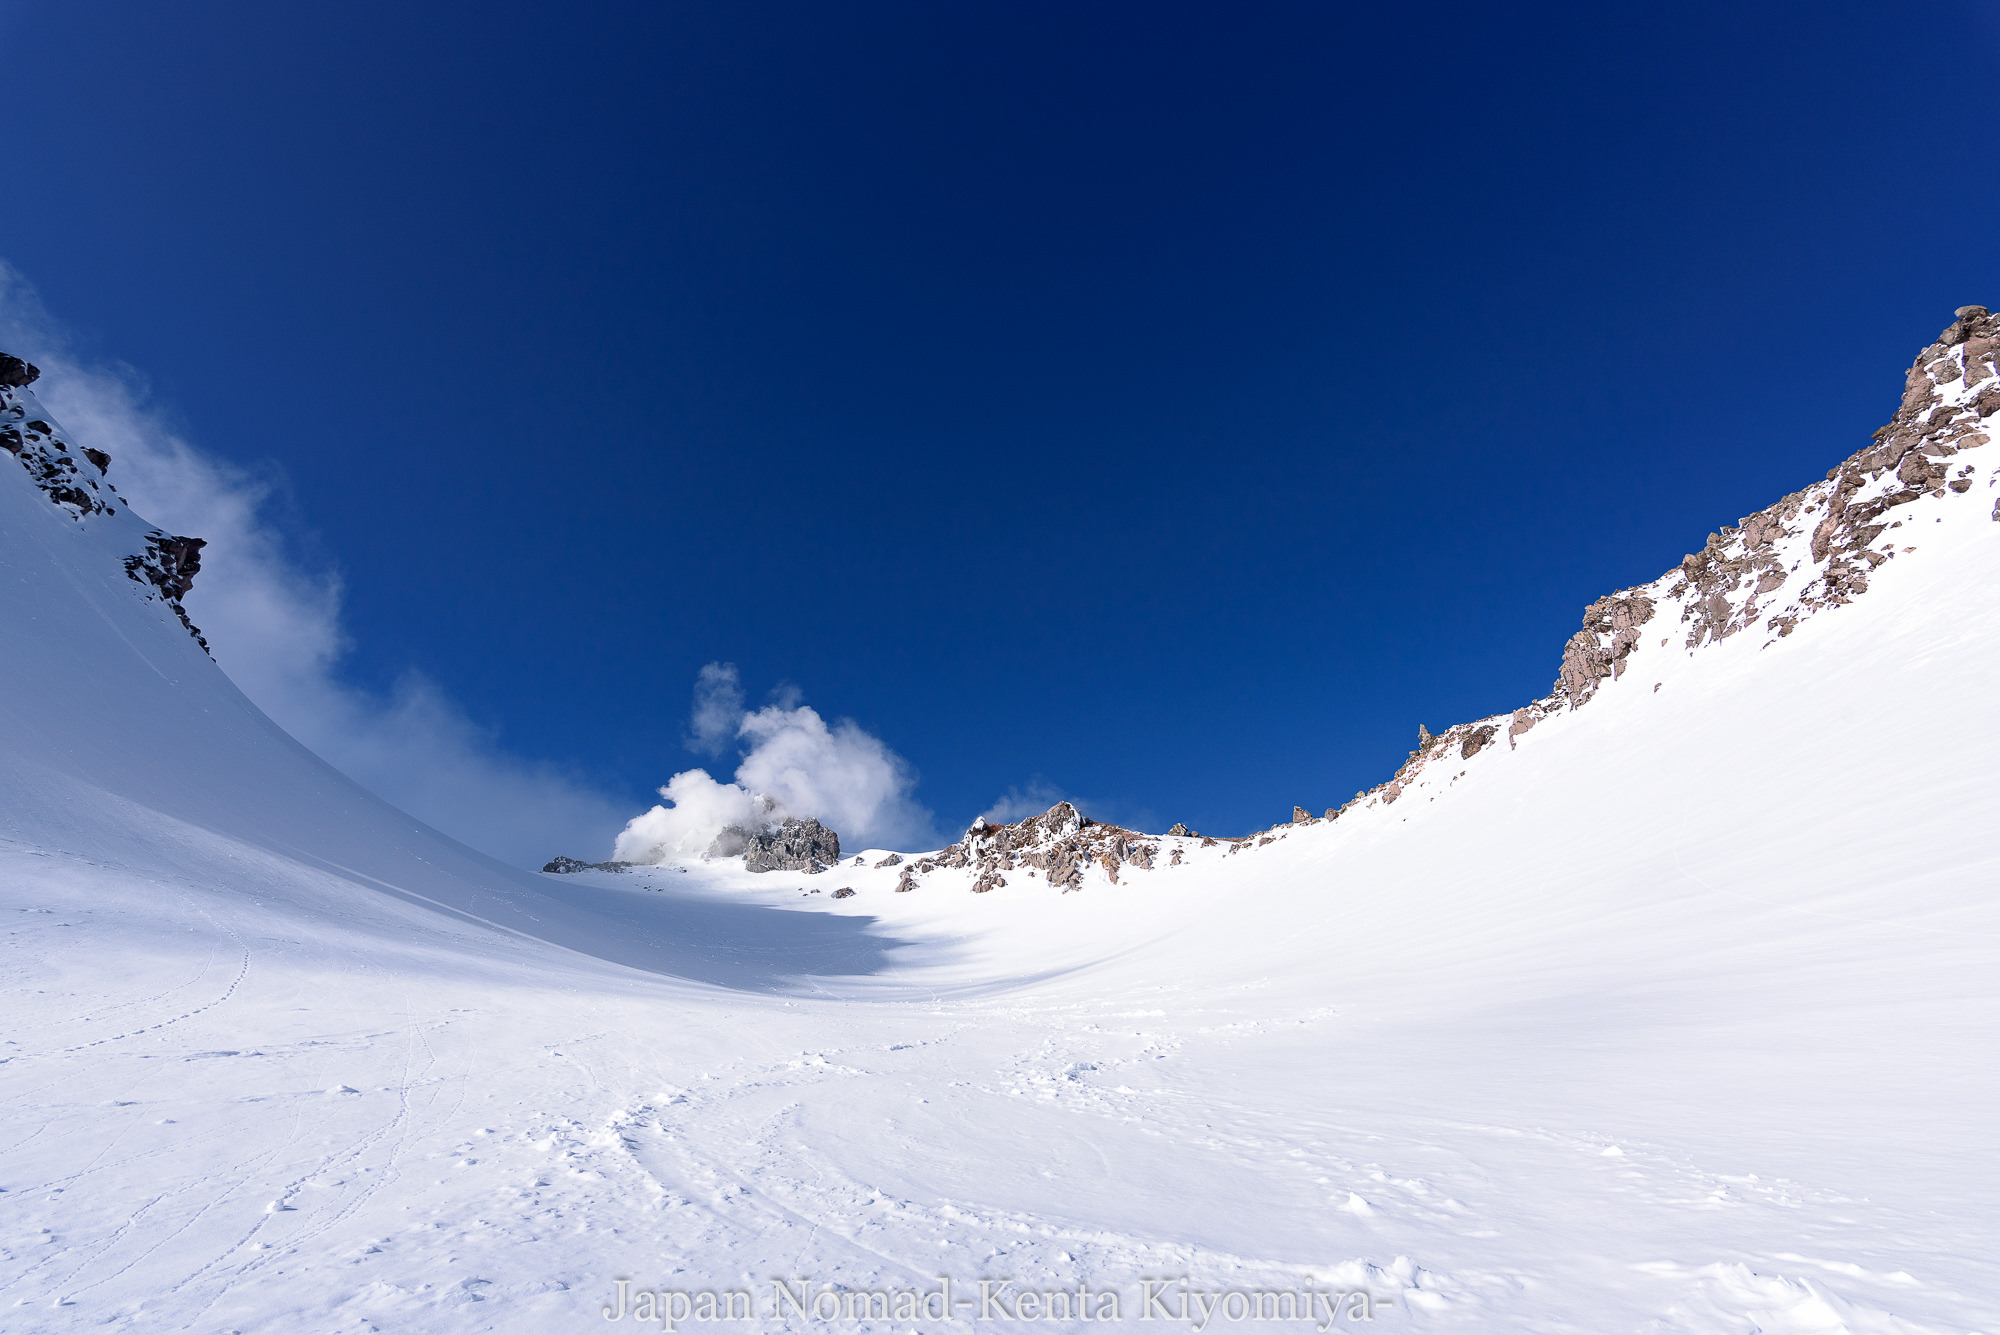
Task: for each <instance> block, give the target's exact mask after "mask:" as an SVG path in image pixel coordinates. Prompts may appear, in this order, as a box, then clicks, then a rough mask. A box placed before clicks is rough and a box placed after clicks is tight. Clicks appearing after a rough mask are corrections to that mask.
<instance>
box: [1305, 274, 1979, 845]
mask: <svg viewBox="0 0 2000 1335" xmlns="http://www.w3.org/2000/svg"><path fill="white" fill-rule="evenodd" d="M1955 315H1956V317H1957V318H1956V319H1955V320H1954V321H1953V322H1952V323H1951V324H1950V325H1949V326H1947V327H1946V329H1945V330H1944V332H1943V333H1942V334H1940V335H1939V336H1938V339H1937V341H1936V342H1934V343H1932V344H1931V345H1930V346H1929V347H1927V348H1925V349H1924V350H1923V351H1922V352H1921V353H1919V354H1917V359H1916V361H1914V362H1913V363H1911V365H1910V368H1909V370H1908V372H1906V373H1905V376H1904V392H1903V400H1902V403H1901V404H1900V405H1899V406H1898V407H1897V409H1896V414H1895V416H1894V417H1892V418H1891V419H1890V420H1889V421H1888V422H1887V423H1886V424H1884V425H1883V426H1882V427H1880V428H1879V429H1878V430H1877V431H1876V432H1875V433H1874V438H1873V441H1872V443H1871V444H1869V445H1868V446H1867V447H1866V448H1863V449H1860V450H1857V451H1855V452H1854V453H1853V454H1851V455H1849V456H1848V457H1847V458H1846V459H1845V460H1843V461H1842V462H1841V463H1839V464H1837V465H1835V466H1834V467H1833V468H1831V469H1828V470H1827V474H1826V477H1825V478H1824V479H1823V480H1821V481H1819V482H1815V483H1813V484H1812V485H1810V486H1808V487H1806V488H1804V489H1803V490H1800V491H1795V492H1793V493H1792V494H1791V495H1789V496H1786V497H1783V498H1782V499H1780V500H1778V501H1776V502H1775V503H1773V504H1772V505H1769V506H1767V507H1766V508H1764V509H1762V510H1759V511H1758V512H1757V513H1756V514H1753V515H1749V516H1747V517H1745V518H1743V519H1741V520H1739V521H1738V522H1737V523H1735V524H1734V525H1725V526H1724V527H1723V528H1722V529H1721V530H1720V531H1719V532H1715V533H1711V534H1709V535H1708V542H1707V543H1706V544H1705V545H1704V546H1703V547H1702V549H1701V550H1700V551H1698V552H1691V553H1689V554H1688V555H1687V556H1686V557H1685V558H1683V559H1682V561H1681V563H1680V565H1679V567H1678V568H1676V569H1674V570H1670V571H1668V572H1667V573H1666V574H1664V575H1661V576H1660V577H1659V578H1658V579H1656V580H1653V581H1652V582H1651V583H1649V584H1642V585H1639V586H1637V587H1635V588H1629V589H1619V590H1618V591H1616V592H1614V593H1610V594H1607V595H1606V596H1604V597H1602V598H1599V599H1598V600H1597V601H1596V602H1594V603H1592V604H1591V605H1590V606H1589V607H1587V608H1585V609H1584V613H1583V629H1581V630H1579V631H1578V632H1577V633H1576V634H1575V635H1573V636H1571V637H1570V640H1569V643H1568V644H1566V645H1565V646H1564V647H1563V655H1562V666H1561V669H1560V673H1559V675H1558V676H1557V678H1556V681H1555V684H1554V686H1553V687H1552V688H1551V690H1550V692H1549V694H1547V695H1545V696H1543V697H1541V698H1540V699H1539V700H1534V701H1531V702H1529V703H1528V704H1526V705H1524V706H1522V707H1521V708H1519V709H1516V710H1514V711H1513V712H1512V713H1510V714H1494V715H1490V716H1488V717H1486V718H1482V719H1474V720H1473V721H1471V722H1470V723H1460V724H1457V725H1455V726H1453V727H1451V728H1447V729H1446V730H1445V731H1443V732H1441V733H1437V734H1435V735H1433V734H1432V733H1431V732H1430V731H1429V730H1428V729H1426V728H1423V727H1419V728H1418V729H1417V749H1416V750H1414V751H1412V752H1410V757H1409V759H1408V760H1407V761H1405V762H1404V763H1403V765H1402V766H1401V768H1399V769H1398V770H1397V771H1396V773H1395V774H1394V775H1393V776H1392V777H1391V778H1389V779H1388V780H1386V781H1384V782H1382V783H1379V784H1377V785H1375V787H1373V788H1370V789H1367V790H1365V791H1363V792H1358V793H1356V794H1355V795H1354V796H1353V797H1352V798H1350V799H1349V800H1348V801H1347V803H1346V804H1345V805H1344V806H1342V807H1340V808H1339V809H1338V810H1337V811H1329V812H1328V813H1327V815H1328V818H1329V819H1330V818H1333V817H1336V816H1339V815H1342V814H1344V813H1345V812H1347V811H1348V810H1349V808H1351V807H1354V806H1356V805H1357V804H1361V803H1365V802H1371V801H1372V800H1374V799H1376V798H1380V800H1381V801H1382V802H1383V803H1384V804H1385V805H1387V804H1389V803H1393V802H1394V801H1395V800H1396V799H1397V798H1398V797H1401V796H1402V795H1403V790H1404V788H1405V787H1407V786H1408V785H1409V784H1410V783H1411V782H1412V781H1414V780H1415V779H1416V778H1417V776H1418V775H1419V774H1420V773H1421V772H1422V771H1423V769H1424V767H1425V766H1427V765H1429V764H1430V763H1431V762H1433V761H1436V760H1439V759H1442V758H1444V757H1446V756H1448V755H1450V754H1452V753H1453V752H1456V754H1457V757H1458V758H1459V759H1462V760H1470V759H1471V758H1472V757H1473V756H1474V755H1476V754H1478V753H1479V752H1480V751H1482V750H1484V749H1485V748H1486V747H1488V746H1490V745H1493V744H1494V743H1495V742H1496V741H1497V740H1498V738H1499V736H1500V734H1501V733H1502V731H1503V730H1504V732H1505V734H1506V737H1507V745H1508V747H1509V749H1512V748H1513V746H1514V744H1515V740H1516V739H1517V738H1519V737H1520V736H1521V735H1522V734H1524V733H1526V732H1527V731H1528V730H1530V729H1531V728H1533V727H1534V726H1535V725H1536V724H1537V723H1540V722H1541V721H1542V720H1543V719H1545V718H1547V717H1549V716H1550V715H1552V714H1555V713H1558V712H1560V711H1563V710H1565V709H1568V710H1575V709H1579V708H1581V707H1582V706H1584V705H1586V704H1588V703H1589V702H1590V699H1591V697H1592V696H1594V695H1595V694H1596V693H1597V690H1598V688H1599V687H1600V686H1602V685H1603V684H1604V682H1605V680H1606V679H1610V680H1613V681H1616V680H1617V679H1618V678H1619V677H1621V676H1623V675H1624V673H1625V670H1626V668H1627V666H1628V665H1629V663H1630V660H1631V658H1632V656H1633V655H1634V654H1636V653H1638V652H1639V651H1640V648H1641V640H1642V636H1641V634H1640V627H1642V626H1645V625H1647V624H1649V623H1650V622H1652V621H1653V620H1654V618H1655V617H1656V616H1657V614H1658V612H1659V609H1660V607H1661V605H1662V604H1669V603H1670V604H1675V605H1677V606H1678V607H1679V608H1680V613H1681V615H1680V621H1681V624H1682V625H1684V626H1686V627H1687V633H1686V636H1685V638H1684V647H1685V648H1686V649H1687V650H1689V651H1693V650H1696V649H1699V648H1701V647H1702V646H1703V645H1705V644H1716V643H1720V642H1721V641H1723V640H1725V639H1728V638H1729V637H1730V636H1732V635H1735V634H1737V633H1739V632H1741V631H1744V630H1748V629H1750V628H1751V627H1752V626H1754V625H1756V624H1757V623H1758V621H1759V620H1760V619H1762V621H1763V626H1764V629H1765V630H1766V631H1767V632H1768V633H1769V634H1770V637H1771V638H1770V639H1769V640H1766V641H1765V643H1766V644H1769V643H1771V642H1772V641H1775V640H1778V639H1781V638H1783V637H1785V636H1787V635H1790V634H1791V633H1792V632H1793V631H1794V630H1796V629H1797V628H1798V626H1799V623H1800V622H1802V621H1804V620H1806V619H1807V618H1809V617H1812V616H1815V615H1818V614H1819V613H1821V612H1825V611H1828V610H1831V609H1832V608H1835V607H1839V606H1842V605H1843V604H1846V603H1849V602H1852V601H1853V600H1854V599H1856V598H1858V597H1860V596H1861V595H1862V594H1864V593H1866V592H1867V591H1868V576H1869V574H1870V572H1872V571H1874V570H1875V569H1877V568H1878V567H1880V566H1881V565H1883V564H1885V563H1886V562H1888V561H1890V560H1892V559H1893V558H1894V557H1895V556H1896V555H1897V554H1898V553H1897V552H1896V551H1895V550H1894V547H1895V544H1894V543H1893V542H1891V543H1889V544H1886V546H1885V547H1884V548H1883V549H1879V550H1878V549H1875V548H1874V546H1873V544H1874V543H1875V542H1876V541H1877V540H1878V539H1879V538H1881V537H1882V535H1883V534H1885V533H1886V532H1888V531H1889V530H1890V529H1891V528H1899V527H1901V526H1902V524H1903V523H1904V522H1905V521H1906V520H1909V519H1913V518H1914V517H1915V515H1916V514H1917V513H1918V512H1905V514H1904V516H1903V518H1901V519H1895V518H1891V517H1890V516H1889V512H1890V511H1891V510H1894V509H1897V508H1899V507H1903V506H1910V505H1917V504H1919V503H1922V504H1924V505H1925V509H1926V511H1927V510H1928V508H1929V506H1930V505H1933V504H1950V503H1951V502H1952V500H1953V498H1955V497H1958V496H1963V495H1965V494H1966V493H1967V492H1969V491H1971V489H1972V485H1973V482H1974V478H1973V472H1974V467H1973V465H1971V464H1963V465H1954V464H1947V463H1946V462H1945V461H1946V460H1948V459H1952V458H1954V457H1955V456H1957V455H1959V454H1961V453H1962V452H1964V451H1966V450H1971V449H1977V448H1979V447H1981V446H1983V445H1986V444H1988V443H1989V442H1990V441H1991V440H1992V437H1993V434H1994V433H1995V431H1996V430H2000V423H1996V417H2000V316H1995V315H1993V314H1992V313H1990V312H1989V311H1988V310H1987V308H1986V307H1984V306H1961V307H1959V308H1958V310H1957V311H1956V312H1955ZM1988 485H1989V486H1991V485H1992V480H1990V479H1989V483H1988ZM1993 518H1994V519H1995V520H1996V521H2000V503H1996V504H1995V506H1994V511H1993ZM1878 520H1880V521H1882V522H1877V521H1878ZM1912 550H1914V549H1913V548H1907V547H1906V548H1904V549H1903V553H1904V554H1907V553H1908V552H1910V551H1912ZM1772 609H1775V610H1772ZM1767 613H1768V615H1767ZM1668 638H1671V637H1668ZM1667 645H1668V639H1667V638H1663V639H1661V640H1660V643H1659V645H1658V646H1657V648H1665V647H1667ZM1299 814H1300V815H1301V816H1303V815H1304V813H1303V812H1301V813H1299ZM1305 819H1306V820H1308V821H1309V820H1310V819H1311V818H1310V817H1306V818H1305ZM1294 823H1304V822H1302V821H1300V820H1298V818H1296V817H1295V820H1294Z"/></svg>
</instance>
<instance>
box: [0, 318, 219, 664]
mask: <svg viewBox="0 0 2000 1335" xmlns="http://www.w3.org/2000/svg"><path fill="white" fill-rule="evenodd" d="M40 376H41V372H40V371H39V370H37V369H36V368H35V367H34V366H33V365H32V364H30V363H28V362H25V361H23V360H21V359H20V358H19V357H12V356H8V355H7V354H6V353H0V450H5V451H6V452H7V453H8V454H11V455H13V456H14V458H16V459H17V460H19V461H20V464H21V467H22V468H23V469H25V470H27V474H28V478H29V480H30V481H31V482H33V483H34V484H35V486H36V487H38V488H40V489H41V491H42V494H43V495H45V496H47V497H48V498H49V500H50V501H51V502H53V503H54V504H55V505H57V506H58V507H60V508H61V509H62V511H63V513H65V514H67V515H68V516H69V517H70V518H71V519H74V520H76V521H77V522H78V523H84V522H87V521H90V520H93V519H97V518H100V517H103V518H109V517H111V516H115V515H120V514H124V515H130V514H131V509H130V507H128V506H125V505H124V503H123V500H122V498H121V497H120V496H119V495H118V488H117V487H115V486H113V485H112V484H111V483H110V482H109V481H108V480H106V478H107V475H108V474H109V473H110V471H111V456H110V455H108V454H106V453H105V452H104V451H102V450H98V449H92V448H90V447H89V446H82V447H74V445H73V442H72V441H71V440H70V439H69V437H68V436H67V434H66V433H65V432H64V431H63V429H62V428H61V427H59V426H57V425H56V424H55V423H54V422H53V421H52V420H50V418H49V415H48V413H47V412H46V411H44V410H43V408H42V407H41V405H40V403H39V402H38V401H37V400H36V399H35V396H34V394H33V392H32V391H30V390H29V389H28V386H29V385H32V384H33V383H35V381H36V380H37V379H39V378H40ZM140 543H141V548H140V550H139V551H137V552H134V553H133V554H132V555H130V556H128V557H126V558H125V573H126V574H127V575H130V576H131V577H132V579H133V580H134V581H136V582H137V583H139V584H142V585H145V586H147V587H148V589H149V592H148V594H147V596H148V597H153V598H158V599H159V600H160V601H161V602H163V603H165V604H166V605H167V607H168V609H169V610H170V611H172V612H173V614H174V615H175V616H176V617H177V618H179V620H180V623H181V625H183V626H185V627H187V632H188V634H189V635H192V636H193V637H194V641H195V643H196V644H199V645H200V646H201V647H202V650H203V652H207V650H208V640H207V639H206V638H205V637H203V635H202V633H201V630H200V628H199V627H197V626H196V625H195V624H194V622H193V621H192V620H190V619H189V617H188V614H187V609H186V608H185V607H183V606H181V599H182V598H184V597H185V596H187V592H188V589H189V588H190V587H192V586H193V583H194V577H195V574H196V572H198V571H199V570H200V569H201V549H202V548H203V547H205V546H207V543H206V542H204V541H203V540H202V539H200V538H181V537H175V536H174V535H173V534H171V533H167V532H164V531H162V530H160V529H157V528H154V529H148V530H146V531H145V533H144V534H143V535H142V536H141V538H140Z"/></svg>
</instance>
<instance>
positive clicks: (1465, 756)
mask: <svg viewBox="0 0 2000 1335" xmlns="http://www.w3.org/2000/svg"><path fill="white" fill-rule="evenodd" d="M1499 732H1500V729H1499V728H1497V727H1495V726H1494V725H1493V724H1491V723H1489V724H1487V725H1486V726H1485V727H1483V728H1476V729H1474V730H1473V731H1472V732H1471V733H1470V734H1469V735H1468V736H1467V737H1466V739H1465V745H1463V746H1461V747H1460V748H1459V749H1458V754H1459V758H1460V759H1461V760H1470V759H1472V758H1473V757H1474V756H1476V755H1478V754H1479V753H1480V752H1481V751H1483V750H1485V749H1486V748H1487V746H1489V745H1490V744H1491V743H1492V741H1493V739H1494V737H1496V736H1498V735H1499Z"/></svg>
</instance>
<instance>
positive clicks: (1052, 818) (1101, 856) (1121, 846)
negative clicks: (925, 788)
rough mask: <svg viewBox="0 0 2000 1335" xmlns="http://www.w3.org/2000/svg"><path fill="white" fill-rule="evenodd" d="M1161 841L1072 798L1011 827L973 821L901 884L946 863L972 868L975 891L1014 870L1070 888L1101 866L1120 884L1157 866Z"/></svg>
mask: <svg viewBox="0 0 2000 1335" xmlns="http://www.w3.org/2000/svg"><path fill="white" fill-rule="evenodd" d="M1177 828H1180V829H1183V830H1184V829H1185V827H1177ZM1159 839H1160V836H1157V835H1150V834H1144V833H1141V832H1139V831H1137V830H1128V829H1125V828H1124V827H1123V826H1119V825H1105V824H1101V823H1099V822H1097V821H1093V820H1091V819H1090V818H1089V817H1087V816H1085V815H1084V814H1083V813H1082V812H1080V811H1078V810H1077V809H1076V808H1075V807H1074V806H1072V805H1070V804H1069V803H1068V802H1058V803H1056V804H1055V805H1054V806H1052V807H1050V808H1049V809H1048V810H1047V811H1045V812H1043V813H1042V814H1041V815H1039V816H1030V817H1028V818H1027V819H1026V820H1023V821H1017V822H1016V823H1014V824H1012V825H996V824H994V823H993V822H991V821H988V820H986V819H984V818H983V817H982V818H981V819H979V820H976V821H974V822H973V823H972V827H971V828H970V829H968V830H967V831H966V832H965V837H964V838H963V839H960V840H959V841H958V842H957V843H955V844H953V845H951V846H950V847H949V848H944V849H940V850H939V851H938V852H936V853H932V854H931V855H929V856H928V857H924V858H920V859H918V860H917V861H916V862H914V863H912V864H910V865H909V866H907V867H905V868H903V873H902V877H901V880H900V881H899V882H898V884H897V886H896V888H897V889H898V890H908V889H912V888H914V887H915V885H916V884H917V883H918V882H917V878H918V877H920V876H924V875H927V874H928V873H930V872H934V871H937V870H939V869H941V868H947V867H950V868H960V867H962V868H969V869H970V870H971V871H972V873H973V880H972V890H973V893H975V894H985V893H986V892H987V891H989V890H994V889H998V888H999V887H1001V886H1004V885H1006V884H1007V877H1006V873H1008V872H1010V871H1012V872H1019V871H1029V870H1032V871H1034V872H1036V873H1037V874H1039V875H1041V876H1044V877H1046V878H1047V879H1048V882H1049V884H1050V885H1053V886H1057V887H1059V888H1061V889H1062V890H1063V891H1064V892H1068V891H1070V890H1075V889H1079V888H1081V886H1082V884H1083V874H1084V872H1085V871H1086V870H1087V869H1089V868H1091V867H1098V868H1101V869H1102V870H1103V871H1104V873H1105V875H1106V876H1107V877H1108V878H1109V880H1110V881H1111V883H1112V884H1113V885H1116V884H1117V883H1118V876H1119V872H1120V871H1121V869H1123V868H1125V867H1128V866H1130V867H1137V868H1139V869H1141V870H1143V871H1150V870H1151V869H1152V867H1153V865H1154V858H1155V857H1156V856H1157V855H1158V852H1159Z"/></svg>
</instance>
